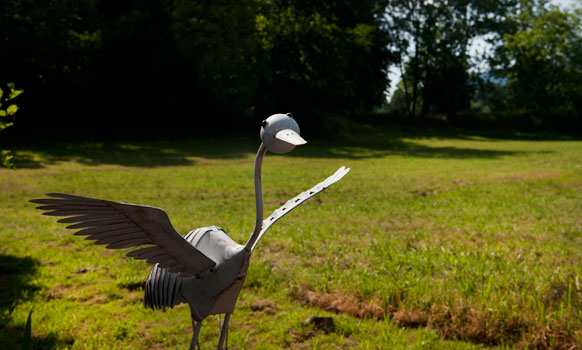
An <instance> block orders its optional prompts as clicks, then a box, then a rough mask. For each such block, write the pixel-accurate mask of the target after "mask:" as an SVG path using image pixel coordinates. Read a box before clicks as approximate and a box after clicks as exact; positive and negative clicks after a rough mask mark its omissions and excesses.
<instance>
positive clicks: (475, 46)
mask: <svg viewBox="0 0 582 350" xmlns="http://www.w3.org/2000/svg"><path fill="white" fill-rule="evenodd" d="M550 3H552V4H554V5H557V6H559V7H561V8H567V7H573V6H577V7H582V0H551V1H550ZM490 49H491V46H490V45H489V44H487V43H486V42H485V41H484V40H483V38H475V39H474V40H473V43H472V45H471V48H470V49H469V50H470V54H471V56H474V57H478V56H481V55H483V53H485V52H486V51H487V50H490ZM478 69H479V70H484V69H486V66H482V67H479V68H478ZM388 77H389V78H390V87H389V89H388V96H387V98H388V101H390V99H391V98H392V94H393V93H394V91H395V90H396V85H397V84H398V83H399V82H400V71H399V70H398V69H397V68H396V67H391V68H390V70H389V72H388Z"/></svg>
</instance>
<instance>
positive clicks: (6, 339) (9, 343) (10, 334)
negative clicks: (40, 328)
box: [0, 312, 75, 350]
mask: <svg viewBox="0 0 582 350" xmlns="http://www.w3.org/2000/svg"><path fill="white" fill-rule="evenodd" d="M34 328H35V323H34V312H33V313H32V333H33V334H32V338H31V339H30V348H31V349H33V350H51V349H69V348H71V347H72V345H73V344H74V343H75V340H74V339H72V338H59V337H58V336H57V335H55V334H53V333H51V334H48V335H46V334H43V335H35V334H34ZM23 334H24V326H21V327H4V328H3V329H2V333H1V334H0V342H1V343H0V344H2V349H20V348H21V347H22V335H23Z"/></svg>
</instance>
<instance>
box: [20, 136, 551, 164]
mask: <svg viewBox="0 0 582 350" xmlns="http://www.w3.org/2000/svg"><path fill="white" fill-rule="evenodd" d="M494 136H495V135H476V134H472V133H471V132H470V131H468V130H453V131H451V130H446V131H441V130H436V131H435V130H432V129H429V130H419V129H411V130H408V129H400V130H378V131H373V132H371V133H370V134H368V135H366V134H360V135H356V136H354V137H350V138H349V139H346V138H343V139H334V140H321V139H320V140H317V139H315V140H314V141H313V142H311V141H310V142H309V143H308V144H307V146H301V147H297V148H296V149H295V150H294V151H293V152H291V153H289V155H290V156H294V157H310V158H348V159H363V158H377V157H384V156H389V155H399V156H406V157H417V158H453V159H455V158H456V159H463V158H483V159H495V158H499V157H504V156H512V155H520V154H526V153H530V152H524V151H514V150H499V149H483V148H472V147H466V148H462V147H454V146H447V147H439V146H428V145H423V144H420V143H417V142H415V140H416V139H418V140H421V139H426V138H437V139H438V138H440V139H451V140H463V141H469V142H475V145H476V146H477V144H478V142H480V141H481V140H486V141H488V142H489V141H494V140H496V139H497V138H495V137H494ZM307 139H308V141H309V140H310V139H309V138H307ZM501 139H504V140H508V139H510V138H501ZM514 139H520V138H519V137H515V138H514ZM259 142H260V140H258V139H255V138H238V139H230V138H224V139H212V140H209V139H197V140H173V141H150V142H148V141H143V140H141V141H135V142H131V141H128V142H120V141H106V142H77V143H62V144H59V143H57V144H48V143H45V144H37V145H33V146H21V147H18V148H16V151H17V155H16V157H15V160H14V162H15V164H16V167H17V168H42V167H44V166H45V165H47V164H53V163H57V162H62V161H71V160H72V161H76V162H79V163H81V164H87V165H102V164H111V165H122V166H132V167H163V166H189V165H195V164H196V161H195V158H196V157H201V158H207V159H239V158H244V157H248V156H249V155H252V154H254V153H255V152H256V149H257V148H258V146H259ZM465 144H466V142H465ZM18 151H20V152H19V153H18ZM27 152H31V153H34V154H37V155H39V156H40V157H35V158H32V157H31V156H30V155H28V154H27ZM536 153H545V152H543V151H542V152H536Z"/></svg>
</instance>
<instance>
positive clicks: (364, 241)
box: [0, 129, 582, 350]
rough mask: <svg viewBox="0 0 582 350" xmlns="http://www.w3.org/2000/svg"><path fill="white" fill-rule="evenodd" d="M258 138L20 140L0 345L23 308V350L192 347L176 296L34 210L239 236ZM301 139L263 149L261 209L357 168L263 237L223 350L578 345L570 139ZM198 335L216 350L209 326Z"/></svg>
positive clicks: (249, 217) (581, 336) (8, 196)
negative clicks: (130, 215) (87, 208)
mask: <svg viewBox="0 0 582 350" xmlns="http://www.w3.org/2000/svg"><path fill="white" fill-rule="evenodd" d="M254 136H255V135H253V137H252V138H250V137H249V138H242V139H241V138H238V139H202V140H197V139H192V140H180V141H152V142H145V141H135V142H129V141H128V142H118V141H107V142H77V143H59V142H50V143H49V142H46V143H42V142H39V143H38V144H37V145H36V146H30V147H23V146H21V147H18V148H17V149H15V155H16V157H15V158H16V161H15V163H16V166H17V169H16V170H9V169H0V212H1V213H2V219H1V221H0V284H1V287H0V344H1V345H0V348H6V349H19V348H20V341H21V338H22V334H23V333H24V327H25V324H26V319H27V316H28V314H29V312H30V310H31V309H32V310H33V312H32V336H33V348H38V349H186V348H187V347H188V346H189V343H190V339H191V336H192V328H191V327H192V325H191V322H190V314H189V311H188V307H187V305H185V304H182V305H180V306H177V307H175V308H174V309H168V310H166V311H152V310H150V309H145V308H144V307H143V305H142V298H143V282H144V280H145V278H146V277H147V276H148V273H149V268H150V266H149V265H147V264H146V263H145V262H142V261H135V260H132V259H130V258H127V257H126V256H125V254H124V253H125V252H124V251H118V250H107V249H104V248H103V247H101V246H95V245H92V244H91V243H90V242H88V241H85V240H83V239H82V237H78V236H74V235H73V232H74V231H72V230H67V229H65V225H63V224H58V223H56V220H54V218H53V217H46V216H42V215H40V214H41V213H40V211H38V210H35V209H34V208H35V205H34V204H32V203H29V202H28V201H27V200H29V199H33V198H40V197H42V196H43V195H44V194H45V193H47V192H63V193H70V194H76V195H81V196H88V197H94V198H101V199H109V200H114V201H123V202H129V203H137V204H145V205H151V206H156V207H160V208H163V209H164V210H165V211H166V212H167V213H168V215H169V216H170V219H171V220H172V223H173V225H174V227H175V228H176V229H177V230H178V231H179V232H181V233H184V234H185V233H187V232H188V231H190V230H192V229H195V228H197V227H202V226H209V225H217V226H219V227H222V228H224V229H225V230H226V231H227V232H228V233H229V235H230V236H231V237H232V238H233V239H234V240H235V241H237V242H239V243H243V242H245V241H246V239H247V237H248V235H249V234H250V232H251V231H252V228H253V224H254V215H255V211H254V195H253V161H254V157H255V152H256V149H257V148H258V146H259V139H258V137H254ZM306 139H307V141H308V143H307V144H306V145H305V146H300V147H298V148H297V149H295V150H294V151H292V152H291V153H289V154H287V155H273V154H271V153H269V154H267V157H266V159H265V161H264V165H263V189H264V199H265V206H266V211H265V214H266V215H265V216H267V215H269V214H270V212H271V211H272V210H274V209H276V208H278V207H279V206H280V205H281V204H283V203H285V201H286V200H287V199H290V198H292V197H294V196H295V195H297V194H299V193H300V192H302V191H304V190H306V189H308V188H310V187H311V186H313V185H315V184H316V183H318V182H320V181H322V180H323V179H325V178H326V177H327V176H329V175H331V174H333V173H334V172H335V170H336V169H337V168H339V167H340V166H342V165H345V166H346V167H350V168H351V169H352V170H351V172H350V173H349V174H347V175H346V177H345V178H343V179H342V180H341V181H339V182H338V183H337V184H335V185H333V186H332V187H330V188H329V189H328V190H326V191H324V192H323V193H321V194H319V195H318V196H316V197H314V198H313V199H310V200H309V201H307V202H306V203H304V204H303V205H302V206H300V207H298V208H297V209H295V210H294V211H293V212H292V213H290V214H289V215H287V216H285V217H284V218H283V219H281V221H279V222H277V223H276V224H275V225H274V226H273V227H272V228H271V229H270V231H269V232H268V233H267V234H266V235H265V236H264V237H263V239H262V240H261V242H260V243H259V246H258V248H257V250H256V251H255V254H254V255H253V258H252V260H251V264H250V268H249V274H248V277H247V280H246V283H245V288H244V289H243V291H242V293H241V295H240V298H239V302H238V305H237V309H236V311H235V313H234V315H233V317H232V319H231V327H230V332H229V348H230V349H280V348H289V349H484V348H494V349H514V348H515V349H526V348H527V349H547V348H550V349H570V350H573V349H580V348H582V281H581V280H580V279H582V141H579V140H571V139H562V138H554V139H548V138H544V139H539V138H533V137H527V136H523V135H522V136H515V135H511V136H507V135H498V134H490V135H488V134H485V135H484V134H476V133H474V132H471V131H466V130H448V131H442V130H441V131H434V130H433V131H430V130H428V131H427V130H423V131H418V130H408V129H398V130H397V131H376V130H370V131H369V132H366V133H363V134H361V136H354V137H351V138H349V139H341V140H334V141H317V140H316V141H310V139H309V137H308V136H306ZM310 316H331V317H333V320H334V324H333V326H330V327H325V328H321V329H320V328H318V327H317V326H316V325H313V324H309V323H305V322H304V321H305V320H306V319H307V318H308V317H310ZM200 342H201V345H202V349H212V348H215V347H216V344H217V342H218V321H217V318H216V317H210V318H209V319H208V320H207V321H206V322H205V323H204V325H203V327H202V331H201V335H200Z"/></svg>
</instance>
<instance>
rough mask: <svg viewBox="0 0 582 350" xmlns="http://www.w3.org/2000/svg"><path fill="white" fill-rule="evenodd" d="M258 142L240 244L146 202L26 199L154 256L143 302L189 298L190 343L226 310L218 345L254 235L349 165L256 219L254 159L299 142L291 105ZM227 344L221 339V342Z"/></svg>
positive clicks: (87, 231) (101, 238)
mask: <svg viewBox="0 0 582 350" xmlns="http://www.w3.org/2000/svg"><path fill="white" fill-rule="evenodd" d="M260 136H261V140H262V143H261V145H260V147H259V150H258V152H257V157H256V159H255V202H256V220H255V228H254V230H253V232H252V233H251V235H250V238H249V239H248V241H247V242H246V244H244V245H240V244H237V243H236V242H234V241H233V240H232V239H231V238H230V237H228V235H227V234H226V232H225V231H224V230H222V229H221V228H218V227H216V226H208V227H202V228H198V229H196V230H193V231H190V232H189V233H188V234H186V235H185V236H182V235H180V234H179V233H178V232H176V231H175V230H174V228H173V227H172V224H171V223H170V220H169V219H168V215H167V214H166V213H165V212H164V211H163V210H162V209H158V208H154V207H149V206H142V205H135V204H128V203H121V202H112V201H107V200H101V199H93V198H86V197H79V196H73V195H69V194H61V193H48V194H47V196H49V197H52V198H44V199H33V200H31V202H33V203H36V204H41V206H39V207H37V209H41V210H44V211H46V212H45V213H44V215H49V216H65V217H66V218H64V219H60V220H59V221H58V222H61V223H72V225H70V226H67V228H69V229H81V230H80V231H78V232H76V233H75V235H79V236H88V237H87V238H86V239H88V240H94V241H95V242H94V243H95V244H99V245H106V248H110V249H123V248H139V249H137V250H133V251H130V252H129V253H127V256H129V257H133V258H135V259H140V260H146V261H147V262H148V263H150V264H155V265H154V266H153V268H152V269H151V272H150V275H149V277H148V279H147V282H146V284H145V295H144V306H145V307H149V308H152V309H157V308H162V309H163V308H166V307H174V306H175V305H177V304H180V303H182V302H185V303H188V304H189V306H190V315H191V317H192V325H193V329H194V334H193V336H192V342H191V344H190V349H194V348H195V347H196V346H197V345H198V347H200V345H199V344H198V335H199V334H200V328H201V326H202V321H203V320H204V319H205V318H206V317H208V316H209V315H216V314H219V315H220V314H225V316H224V321H223V322H222V324H221V325H220V338H219V341H218V349H219V350H220V349H222V348H223V344H224V343H225V339H227V334H228V322H229V319H230V315H231V314H232V313H233V311H234V307H235V304H236V301H237V299H238V295H239V293H240V291H241V289H242V287H243V284H244V281H245V277H246V274H247V269H248V266H249V260H250V257H251V255H252V253H253V251H254V249H255V247H256V246H257V243H258V242H259V240H260V239H261V237H262V236H263V235H264V234H265V232H267V230H268V229H269V228H270V227H271V225H273V224H274V223H275V222H276V221H277V220H279V219H280V218H282V217H283V216H284V215H285V214H287V213H288V212H290V211H291V210H293V209H294V208H295V207H297V206H298V205H300V204H301V203H303V202H304V201H306V200H307V199H308V198H310V197H312V196H314V195H316V194H318V193H319V192H321V191H323V190H324V189H325V188H327V187H328V186H330V185H331V184H333V183H335V182H336V181H338V180H339V179H341V178H342V177H343V176H344V175H345V174H347V173H348V171H349V170H350V169H349V168H347V169H346V168H345V167H341V168H339V169H338V170H337V171H336V172H335V174H333V175H332V176H330V177H328V178H327V179H326V180H324V181H323V182H321V183H319V184H317V185H316V186H314V187H313V188H311V189H309V190H307V191H305V192H302V193H301V194H299V195H298V196H297V197H295V198H293V199H291V200H289V201H287V202H286V203H285V204H284V205H283V206H282V207H280V208H279V209H277V210H275V211H274V212H273V214H271V216H269V217H268V218H267V219H266V220H263V195H262V188H261V167H262V162H263V158H264V156H265V154H266V153H267V150H269V151H271V152H274V153H278V154H283V153H287V152H289V151H291V150H292V149H293V148H295V146H297V145H302V144H305V143H306V141H305V140H304V139H303V138H301V136H299V126H298V125H297V122H296V121H295V120H294V119H293V116H292V115H291V114H290V113H287V114H275V115H272V116H270V117H269V118H267V119H266V120H264V121H263V123H262V127H261V133H260ZM226 343H227V344H228V341H227V342H226Z"/></svg>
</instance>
